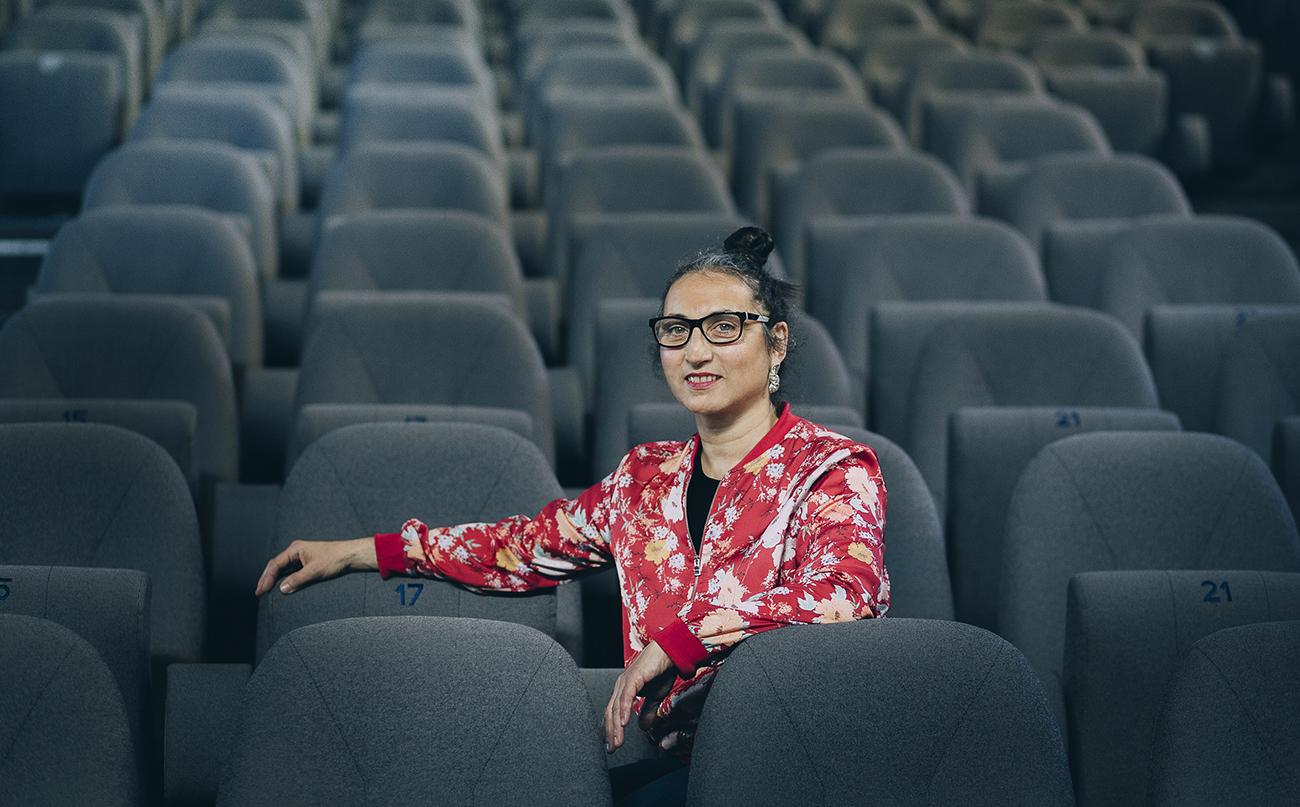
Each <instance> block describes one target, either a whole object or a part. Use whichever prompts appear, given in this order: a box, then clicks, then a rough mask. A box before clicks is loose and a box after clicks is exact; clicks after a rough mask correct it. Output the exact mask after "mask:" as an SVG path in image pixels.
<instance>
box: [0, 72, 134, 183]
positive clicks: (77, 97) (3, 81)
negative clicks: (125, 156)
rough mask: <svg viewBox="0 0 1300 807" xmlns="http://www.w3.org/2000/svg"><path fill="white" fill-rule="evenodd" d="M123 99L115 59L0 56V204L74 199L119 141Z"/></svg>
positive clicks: (123, 92)
mask: <svg viewBox="0 0 1300 807" xmlns="http://www.w3.org/2000/svg"><path fill="white" fill-rule="evenodd" d="M124 95H125V88H124V85H123V79H122V75H121V73H120V66H119V65H118V61H117V58H116V57H115V56H112V55H109V54H106V53H94V52H89V51H88V52H77V51H64V52H43V53H36V52H31V51H6V52H4V53H0V96H2V97H3V98H4V99H5V114H4V115H3V116H0V200H7V201H10V202H12V203H14V204H26V203H32V202H36V201H42V202H45V201H49V200H52V199H56V200H58V201H67V200H69V199H75V198H76V197H77V196H78V194H80V193H81V189H82V186H83V185H85V182H86V178H87V177H88V176H90V173H91V171H92V169H93V168H94V167H95V164H96V163H97V162H98V161H99V159H100V158H101V157H102V156H103V155H104V154H105V153H106V152H107V151H108V150H109V149H110V148H112V147H113V144H114V143H116V142H117V140H118V133H119V132H120V131H121V120H122V98H123V97H124Z"/></svg>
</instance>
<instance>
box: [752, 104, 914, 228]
mask: <svg viewBox="0 0 1300 807" xmlns="http://www.w3.org/2000/svg"><path fill="white" fill-rule="evenodd" d="M905 145H906V140H905V139H904V138H903V134H902V132H901V131H900V130H899V128H898V125H897V124H896V123H895V122H894V120H893V118H891V117H890V116H889V115H887V114H885V113H884V112H881V111H879V110H875V109H870V108H868V107H867V106H866V104H864V103H863V102H862V101H861V100H860V99H853V98H848V97H843V96H837V97H834V98H829V99H827V98H819V97H816V96H815V95H810V96H809V97H806V98H801V99H798V100H794V99H791V100H785V101H782V102H781V103H779V104H772V103H768V102H767V101H765V100H763V97H762V95H761V94H759V95H755V96H754V97H753V98H752V103H751V102H750V100H747V99H744V98H742V99H741V100H740V102H739V103H738V104H737V107H736V141H735V146H734V148H733V149H732V154H731V182H732V190H733V191H734V192H735V194H736V201H737V203H739V205H740V208H741V210H742V211H745V212H746V213H747V214H748V215H750V216H751V217H753V218H754V219H755V220H757V221H759V222H766V221H767V217H768V215H769V214H770V212H771V211H770V209H769V205H770V203H771V198H772V197H771V194H770V190H771V186H772V184H773V183H774V182H779V181H781V179H780V178H781V177H793V176H795V175H796V174H797V173H798V170H799V168H800V164H801V163H802V162H803V161H804V160H807V159H809V158H810V157H812V156H814V155H815V154H817V153H818V152H821V151H824V150H826V149H832V148H888V149H895V150H901V149H903V148H904V147H905Z"/></svg>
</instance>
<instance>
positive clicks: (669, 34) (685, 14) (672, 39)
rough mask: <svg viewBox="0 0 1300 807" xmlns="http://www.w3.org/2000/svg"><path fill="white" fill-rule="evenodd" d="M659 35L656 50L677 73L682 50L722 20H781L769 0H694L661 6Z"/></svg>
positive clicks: (779, 13)
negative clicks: (664, 56) (663, 10)
mask: <svg viewBox="0 0 1300 807" xmlns="http://www.w3.org/2000/svg"><path fill="white" fill-rule="evenodd" d="M665 11H666V14H667V15H668V16H667V18H666V19H665V20H664V23H663V28H662V29H661V36H660V38H659V46H660V50H661V51H662V52H663V53H665V54H667V55H668V60H669V64H670V65H671V66H672V68H673V70H674V71H677V72H678V73H679V74H680V73H681V70H682V67H683V64H684V62H685V59H686V54H687V53H689V52H690V51H691V48H692V47H694V45H695V43H696V41H698V40H699V38H700V37H701V36H702V35H703V34H704V32H705V31H707V30H709V28H710V27H712V26H713V25H716V24H717V23H719V22H721V21H723V20H751V21H757V20H770V21H772V22H775V23H780V22H782V21H783V17H782V16H781V12H780V10H779V9H778V8H777V6H776V4H775V3H773V2H772V1H771V0H695V2H691V3H682V4H681V5H668V6H666V7H665Z"/></svg>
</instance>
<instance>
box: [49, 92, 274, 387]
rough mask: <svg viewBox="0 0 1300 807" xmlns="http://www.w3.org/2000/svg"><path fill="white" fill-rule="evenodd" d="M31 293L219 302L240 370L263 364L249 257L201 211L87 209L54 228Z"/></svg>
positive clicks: (232, 230)
mask: <svg viewBox="0 0 1300 807" xmlns="http://www.w3.org/2000/svg"><path fill="white" fill-rule="evenodd" d="M155 103H157V102H155ZM35 291H36V292H37V293H39V294H55V293H62V292H90V293H101V292H107V293H110V294H155V295H169V296H176V297H179V298H182V299H184V298H191V297H195V296H198V297H217V298H220V299H221V300H224V301H225V302H226V306H227V308H228V311H229V317H230V340H229V344H228V345H227V347H228V349H229V351H230V359H231V362H232V363H233V364H235V365H236V366H238V367H241V368H245V367H260V366H261V364H262V298H261V295H260V294H259V292H258V280H257V264H256V262H255V260H254V258H253V253H252V251H251V250H250V249H249V245H248V241H247V239H246V238H245V237H244V235H243V234H242V233H241V232H240V231H239V228H238V227H237V226H235V225H234V224H233V223H232V222H231V221H230V220H229V219H227V218H225V217H223V216H220V215H217V214H214V213H211V212H209V211H207V210H204V209H202V208H198V207H181V206H174V207H163V206H161V205H121V206H118V205H113V206H110V207H101V208H98V209H95V210H91V211H88V212H86V213H84V214H83V215H80V216H78V217H76V218H74V219H72V220H71V221H69V222H68V223H67V224H65V225H63V227H62V228H60V229H59V232H58V235H56V236H55V238H54V240H53V242H51V244H50V249H49V251H48V252H47V253H46V254H45V258H44V260H43V261H42V262H41V270H40V273H39V274H38V275H37V276H36V284H35Z"/></svg>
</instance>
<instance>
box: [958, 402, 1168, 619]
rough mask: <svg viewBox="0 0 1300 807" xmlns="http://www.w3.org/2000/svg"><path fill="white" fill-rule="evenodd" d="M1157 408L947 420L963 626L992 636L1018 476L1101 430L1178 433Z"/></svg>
mask: <svg viewBox="0 0 1300 807" xmlns="http://www.w3.org/2000/svg"><path fill="white" fill-rule="evenodd" d="M1178 428H1179V424H1178V418H1177V417H1176V416H1175V415H1173V414H1171V413H1169V412H1162V411H1160V410H1158V409H1123V408H1106V407H1093V406H1085V407H1075V406H1069V407H1034V406H1026V407H1016V406H994V407H969V408H963V409H958V410H957V411H956V412H953V413H952V416H951V417H950V418H949V419H948V439H949V445H948V486H947V489H948V512H947V513H946V514H945V516H946V519H945V524H946V528H947V529H946V533H945V534H946V536H947V539H948V558H949V559H950V561H951V562H952V583H953V599H954V600H955V601H956V603H957V615H958V617H959V618H960V619H961V620H962V621H963V622H969V623H971V624H972V625H979V626H980V627H982V628H988V629H989V630H997V606H998V602H997V592H998V589H999V588H1000V585H1001V584H1000V580H1001V576H1002V537H1003V530H1004V529H1005V527H1006V521H1007V506H1008V504H1010V502H1011V493H1012V491H1013V490H1015V487H1016V482H1017V481H1019V479H1020V473H1021V472H1022V471H1023V470H1024V469H1025V466H1026V465H1028V464H1029V461H1030V460H1032V459H1033V458H1034V455H1036V454H1037V453H1038V452H1039V450H1040V449H1042V447H1043V446H1045V445H1048V444H1049V443H1053V442H1055V441H1057V440H1060V439H1062V438H1065V437H1070V436H1072V435H1076V434H1086V433H1089V432H1099V431H1100V432H1105V431H1178Z"/></svg>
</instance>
